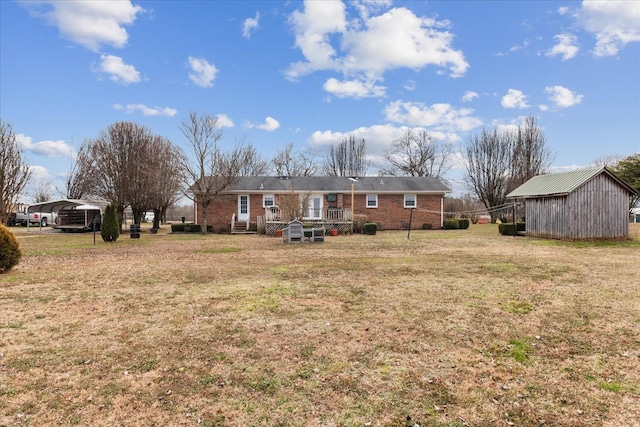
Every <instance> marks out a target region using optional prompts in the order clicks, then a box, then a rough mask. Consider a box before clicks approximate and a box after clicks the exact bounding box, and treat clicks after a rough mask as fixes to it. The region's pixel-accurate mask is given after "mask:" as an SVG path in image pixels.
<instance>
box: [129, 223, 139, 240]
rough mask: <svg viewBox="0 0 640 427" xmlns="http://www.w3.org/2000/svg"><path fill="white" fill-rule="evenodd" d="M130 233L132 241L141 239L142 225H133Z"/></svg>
mask: <svg viewBox="0 0 640 427" xmlns="http://www.w3.org/2000/svg"><path fill="white" fill-rule="evenodd" d="M129 231H130V233H131V238H132V239H139V238H140V224H131V225H130V226H129Z"/></svg>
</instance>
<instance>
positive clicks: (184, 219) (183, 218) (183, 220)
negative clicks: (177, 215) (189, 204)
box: [182, 216, 187, 224]
mask: <svg viewBox="0 0 640 427" xmlns="http://www.w3.org/2000/svg"><path fill="white" fill-rule="evenodd" d="M186 220H187V218H186V217H184V216H183V217H182V223H183V224H184V222H185V221H186Z"/></svg>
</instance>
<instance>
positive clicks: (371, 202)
mask: <svg viewBox="0 0 640 427" xmlns="http://www.w3.org/2000/svg"><path fill="white" fill-rule="evenodd" d="M367 207H368V208H377V207H378V195H377V194H367Z"/></svg>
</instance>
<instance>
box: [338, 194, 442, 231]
mask: <svg viewBox="0 0 640 427" xmlns="http://www.w3.org/2000/svg"><path fill="white" fill-rule="evenodd" d="M441 199H442V197H441V196H430V195H417V200H416V209H414V211H413V217H412V218H411V228H414V229H419V228H422V224H425V223H428V224H431V225H432V226H433V228H440V226H441V225H442V224H441V223H440V207H441V204H440V200H441ZM354 203H355V211H354V213H355V215H366V218H367V221H371V222H379V223H381V225H382V227H381V228H382V229H385V230H400V229H402V228H403V227H402V223H403V222H406V223H408V222H409V217H410V215H411V209H408V208H405V207H404V195H402V194H379V195H378V207H377V208H367V207H366V195H364V194H356V195H355V202H354ZM350 204H351V199H349V200H348V202H347V206H348V205H350ZM425 211H429V212H425Z"/></svg>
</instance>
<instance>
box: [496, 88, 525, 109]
mask: <svg viewBox="0 0 640 427" xmlns="http://www.w3.org/2000/svg"><path fill="white" fill-rule="evenodd" d="M501 103H502V106H503V107H504V108H527V107H529V104H527V96H526V95H525V94H524V93H523V92H522V91H520V90H516V89H509V91H508V92H507V94H506V95H505V96H503V97H502V102H501Z"/></svg>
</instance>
